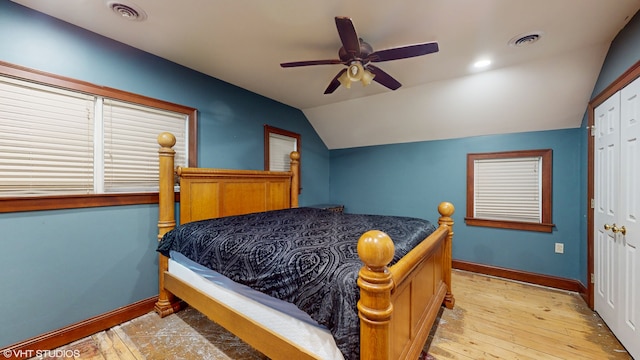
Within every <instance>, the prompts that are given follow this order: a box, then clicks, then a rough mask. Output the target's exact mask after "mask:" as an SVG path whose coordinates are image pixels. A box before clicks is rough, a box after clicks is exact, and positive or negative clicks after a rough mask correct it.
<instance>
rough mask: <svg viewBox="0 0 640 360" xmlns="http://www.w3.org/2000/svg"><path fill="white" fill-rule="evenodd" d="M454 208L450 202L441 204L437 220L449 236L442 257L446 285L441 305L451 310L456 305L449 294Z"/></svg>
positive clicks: (451, 293)
mask: <svg viewBox="0 0 640 360" xmlns="http://www.w3.org/2000/svg"><path fill="white" fill-rule="evenodd" d="M454 211H455V208H454V206H453V204H452V203H450V202H442V203H440V205H438V212H439V213H440V218H439V219H438V224H439V225H440V226H448V227H449V234H447V238H446V240H445V244H444V256H443V260H442V261H444V264H442V270H443V272H444V282H445V284H447V294H446V295H445V297H444V303H443V305H444V306H445V307H446V308H447V309H453V306H454V305H455V303H456V299H455V298H454V297H453V292H451V244H452V241H453V219H452V218H451V215H453V212H454Z"/></svg>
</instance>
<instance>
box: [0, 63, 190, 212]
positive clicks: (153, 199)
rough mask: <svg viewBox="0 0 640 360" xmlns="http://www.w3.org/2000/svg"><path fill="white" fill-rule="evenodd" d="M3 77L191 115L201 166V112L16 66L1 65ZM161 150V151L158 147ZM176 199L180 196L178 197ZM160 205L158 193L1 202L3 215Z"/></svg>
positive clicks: (28, 198) (39, 198) (58, 197)
mask: <svg viewBox="0 0 640 360" xmlns="http://www.w3.org/2000/svg"><path fill="white" fill-rule="evenodd" d="M0 74H2V75H6V76H9V77H14V78H17V79H22V80H27V81H31V82H35V83H39V84H43V85H46V86H54V87H58V88H62V89H67V90H72V91H79V92H83V93H87V94H92V95H97V96H103V97H108V98H112V99H117V100H121V101H127V102H131V103H136V104H140V105H146V106H150V107H155V108H162V109H166V110H170V111H175V112H179V113H184V114H188V115H189V125H188V126H189V132H188V136H189V149H188V152H189V166H190V167H195V166H197V164H198V158H197V156H198V154H197V149H198V143H197V139H198V138H197V133H198V128H197V126H198V118H197V115H198V112H197V109H195V108H191V107H188V106H183V105H179V104H174V103H170V102H167V101H163V100H158V99H153V98H150V97H147V96H143V95H138V94H134V93H130V92H126V91H122V90H118V89H113V88H109V87H105V86H100V85H95V84H91V83H88V82H85V81H81V80H76V79H72V78H68V77H64V76H60V75H55V74H50V73H46V72H43V71H39V70H34V69H30V68H26V67H23V66H19V65H14V64H11V63H7V62H4V61H0ZM158 148H159V147H158ZM176 198H177V199H178V198H179V194H178V193H176ZM157 202H158V193H157V192H150V193H120V194H89V195H53V196H29V197H5V198H0V213H8V212H19V211H37V210H58V209H74V208H88V207H101V206H117V205H136V204H152V203H157Z"/></svg>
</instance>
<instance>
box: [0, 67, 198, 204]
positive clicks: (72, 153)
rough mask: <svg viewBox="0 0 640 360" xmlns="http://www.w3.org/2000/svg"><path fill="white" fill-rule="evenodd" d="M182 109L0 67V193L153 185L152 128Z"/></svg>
mask: <svg viewBox="0 0 640 360" xmlns="http://www.w3.org/2000/svg"><path fill="white" fill-rule="evenodd" d="M188 126H189V115H188V114H187V113H177V112H173V111H169V110H164V109H160V108H153V107H149V106H142V105H137V104H132V103H127V102H123V101H119V100H113V99H103V98H102V97H99V96H97V95H94V94H88V93H81V92H77V91H72V90H64V89H60V88H58V87H55V86H48V85H46V84H39V83H34V82H30V81H25V80H20V79H15V78H12V77H8V76H2V75H0V197H13V196H38V195H57V194H94V193H97V194H100V193H105V192H123V193H124V192H142V191H157V188H158V148H159V146H158V143H157V136H158V134H160V133H162V132H165V131H168V132H171V133H173V134H174V135H175V136H176V145H175V146H174V150H175V151H176V165H178V166H186V165H187V163H188V158H187V154H188V148H187V147H188V141H189V139H188Z"/></svg>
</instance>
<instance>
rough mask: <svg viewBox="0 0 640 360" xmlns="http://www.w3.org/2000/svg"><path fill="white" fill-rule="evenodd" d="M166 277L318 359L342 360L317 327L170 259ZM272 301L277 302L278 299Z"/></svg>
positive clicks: (332, 342)
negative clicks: (242, 316) (241, 314)
mask: <svg viewBox="0 0 640 360" xmlns="http://www.w3.org/2000/svg"><path fill="white" fill-rule="evenodd" d="M169 273H171V274H172V275H174V276H176V277H178V278H180V279H181V280H183V281H185V282H187V283H189V284H190V285H191V286H193V287H195V288H197V289H199V290H200V291H203V292H205V293H206V294H207V295H209V296H211V297H213V298H215V299H216V300H218V301H220V302H221V303H223V304H225V305H226V306H229V307H230V308H233V309H234V310H236V311H239V312H241V313H243V314H245V315H247V316H248V317H250V318H251V319H253V320H254V321H256V322H257V323H259V324H261V325H262V326H264V327H268V328H269V329H271V330H272V331H274V332H275V333H277V334H279V335H281V336H282V337H285V338H287V339H288V340H289V341H290V342H292V343H294V344H296V345H297V346H298V347H300V348H303V349H305V350H307V351H308V352H309V353H311V354H313V355H314V356H316V357H318V358H319V359H327V360H344V357H343V355H342V353H341V352H340V350H338V347H337V346H336V343H335V340H334V339H333V336H332V335H331V333H330V332H329V330H327V329H326V328H324V327H321V326H319V325H317V324H316V325H312V324H310V323H308V322H305V321H302V320H300V319H298V318H295V317H292V316H290V315H287V314H285V313H283V312H281V311H278V310H275V309H273V308H271V307H269V306H267V305H264V304H262V303H259V302H257V301H255V300H253V299H250V298H248V297H246V296H244V295H241V294H238V293H235V292H233V291H232V290H229V289H228V288H226V287H224V286H222V285H219V284H216V283H215V282H212V281H209V280H207V279H206V278H205V277H204V276H202V275H200V274H198V273H196V272H194V271H192V270H190V269H189V268H188V267H187V266H185V265H182V264H180V263H179V262H177V261H175V260H173V259H169ZM272 299H273V298H272ZM274 300H275V301H280V300H278V299H274Z"/></svg>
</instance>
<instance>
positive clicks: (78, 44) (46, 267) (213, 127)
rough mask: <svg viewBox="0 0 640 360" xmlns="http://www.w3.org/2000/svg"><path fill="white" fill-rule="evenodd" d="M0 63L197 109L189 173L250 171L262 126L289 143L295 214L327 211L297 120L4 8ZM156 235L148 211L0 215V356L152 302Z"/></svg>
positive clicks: (295, 113) (298, 115)
mask: <svg viewBox="0 0 640 360" xmlns="http://www.w3.org/2000/svg"><path fill="white" fill-rule="evenodd" d="M0 60H2V61H6V62H9V63H13V64H18V65H21V66H25V67H29V68H33V69H37V70H41V71H46V72H49V73H54V74H58V75H62V76H67V77H71V78H75V79H79V80H83V81H88V82H91V83H94V84H99V85H104V86H108V87H112V88H117V89H121V90H125V91H129V92H133V93H138V94H142V95H145V96H149V97H154V98H158V99H162V100H166V101H170V102H174V103H178V104H182V105H186V106H191V107H194V108H197V109H198V110H199V113H198V116H199V133H198V154H199V158H198V159H199V161H198V162H199V166H204V167H221V168H242V169H262V167H263V161H264V155H263V125H264V124H269V125H272V126H275V127H280V128H284V129H287V130H290V131H293V132H297V133H299V134H300V135H301V136H302V149H301V152H302V176H303V178H302V184H303V186H304V190H303V192H302V194H301V198H300V203H301V205H305V204H312V203H326V202H327V201H328V200H329V151H328V150H327V147H326V146H325V145H324V143H323V142H322V141H321V140H320V138H319V136H318V135H317V134H316V132H315V131H314V130H313V128H312V127H311V125H310V124H309V122H308V121H307V119H306V117H305V116H304V115H303V113H302V112H301V111H300V110H298V109H295V108H292V107H289V106H286V105H283V104H281V103H278V102H275V101H273V100H270V99H267V98H265V97H262V96H259V95H256V94H254V93H251V92H249V91H246V90H244V89H241V88H238V87H236V86H232V85H230V84H227V83H225V82H222V81H220V80H217V79H214V78H211V77H208V76H205V75H203V74H201V73H198V72H195V71H192V70H189V69H187V68H185V67H182V66H179V65H176V64H174V63H171V62H168V61H166V60H163V59H161V58H158V57H156V56H153V55H150V54H148V53H145V52H142V51H139V50H136V49H133V48H131V47H129V46H126V45H123V44H121V43H118V42H115V41H112V40H109V39H106V38H104V37H101V36H98V35H96V34H94V33H91V32H88V31H85V30H82V29H80V28H77V27H75V26H72V25H69V24H68V23H65V22H61V21H58V20H55V19H53V18H51V17H48V16H46V15H43V14H40V13H37V12H34V11H31V10H29V9H26V8H24V7H22V6H20V5H17V4H15V3H13V2H10V1H8V0H0ZM156 224H157V209H156V206H153V205H139V206H118V207H107V208H90V209H77V210H60V211H38V212H27V213H2V214H0V228H1V229H2V236H1V239H0V242H1V243H2V251H1V252H0V291H1V292H2V306H0V319H2V320H1V323H2V324H3V325H4V326H0V348H1V347H4V346H6V345H9V344H12V343H14V342H17V341H21V340H24V339H27V338H30V337H33V336H37V335H40V334H42V333H45V332H48V331H51V330H55V329H58V328H61V327H64V326H67V325H69V324H71V323H74V322H77V321H81V320H84V319H87V318H89V317H92V316H95V315H99V314H102V313H105V312H108V311H111V310H114V309H116V308H118V307H120V306H124V305H128V304H131V303H133V302H135V301H138V300H141V299H145V298H149V297H152V296H154V295H156V294H157V259H156V254H155V251H154V246H155V242H156V234H157V227H156V226H157V225H156ZM7 324H11V326H7Z"/></svg>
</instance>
